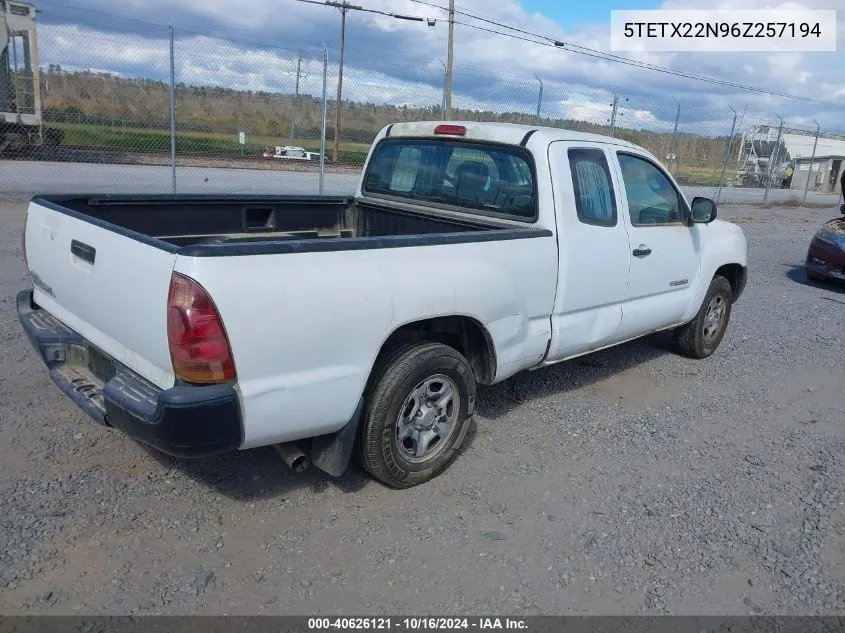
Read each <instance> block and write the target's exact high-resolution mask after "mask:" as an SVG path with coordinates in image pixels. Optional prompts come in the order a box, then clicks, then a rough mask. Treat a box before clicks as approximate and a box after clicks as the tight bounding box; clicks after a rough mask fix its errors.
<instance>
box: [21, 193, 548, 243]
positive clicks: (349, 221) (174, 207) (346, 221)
mask: <svg viewBox="0 0 845 633" xmlns="http://www.w3.org/2000/svg"><path fill="white" fill-rule="evenodd" d="M34 202H37V203H38V204H41V205H43V206H46V207H49V208H52V209H53V210H56V211H60V212H62V213H65V214H69V215H72V216H75V217H78V218H79V219H82V220H85V221H87V222H92V223H94V224H99V225H101V226H103V228H108V229H111V230H116V231H118V232H120V233H123V234H124V235H126V236H127V237H132V238H134V239H136V240H139V241H143V242H146V243H149V244H151V245H155V246H158V247H159V248H163V249H164V250H167V251H169V252H177V253H178V254H179V255H185V256H212V255H224V254H225V255H236V254H243V255H247V254H268V253H275V252H305V251H308V250H347V249H358V248H385V247H391V246H392V247H398V246H417V245H426V244H436V243H451V242H455V241H460V242H463V241H487V240H491V239H509V238H513V237H516V235H513V233H515V232H516V233H517V234H518V236H519V237H527V236H526V231H527V232H533V231H534V230H535V229H532V228H531V227H514V226H512V225H507V224H501V223H500V224H496V223H495V221H491V220H487V219H484V220H478V221H475V220H471V219H465V218H462V217H448V216H447V215H446V214H441V213H439V212H438V210H437V209H432V210H431V211H430V212H427V211H423V212H421V211H419V210H418V209H417V208H415V209H414V210H413V211H410V210H404V209H402V208H398V206H391V205H389V204H381V203H369V202H363V201H361V200H360V199H359V200H355V199H353V198H346V197H322V198H319V197H299V196H283V197H261V196H220V195H216V196H187V195H183V196H178V195H171V196H161V195H147V196H120V195H112V196H74V197H70V196H40V197H38V198H36V199H35V200H34ZM452 215H453V216H454V215H456V214H452Z"/></svg>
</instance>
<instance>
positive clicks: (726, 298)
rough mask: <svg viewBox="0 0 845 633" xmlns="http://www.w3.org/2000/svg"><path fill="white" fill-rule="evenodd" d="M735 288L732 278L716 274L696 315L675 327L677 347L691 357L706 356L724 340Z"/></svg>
mask: <svg viewBox="0 0 845 633" xmlns="http://www.w3.org/2000/svg"><path fill="white" fill-rule="evenodd" d="M732 303H733V290H732V288H731V284H730V282H729V281H728V280H727V279H725V278H724V277H721V276H718V275H717V276H716V277H714V278H713V281H711V282H710V288H709V289H708V290H707V294H706V295H705V296H704V301H703V302H702V303H701V308H700V309H699V310H698V314H696V315H695V318H694V319H693V320H692V321H690V322H689V323H687V324H686V325H682V326H681V327H679V328H678V329H677V330H675V341H676V344H677V347H678V350H679V351H680V352H681V353H682V354H683V355H684V356H689V357H690V358H707V357H708V356H710V355H711V354H712V353H713V352H715V351H716V348H717V347H719V343H721V342H722V338H723V337H724V336H725V331H726V330H727V328H728V321H730V318H731V304H732Z"/></svg>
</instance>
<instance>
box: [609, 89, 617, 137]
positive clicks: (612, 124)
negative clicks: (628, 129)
mask: <svg viewBox="0 0 845 633" xmlns="http://www.w3.org/2000/svg"><path fill="white" fill-rule="evenodd" d="M611 105H612V106H613V111H612V112H611V114H610V136H613V133H614V131H615V130H616V112H617V111H618V109H619V96H618V95H616V94H615V93H614V95H613V103H612V104H611Z"/></svg>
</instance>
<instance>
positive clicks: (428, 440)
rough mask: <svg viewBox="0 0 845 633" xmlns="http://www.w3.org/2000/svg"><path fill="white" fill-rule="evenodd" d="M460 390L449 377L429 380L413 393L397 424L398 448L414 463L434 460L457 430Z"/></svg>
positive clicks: (406, 401) (421, 383) (407, 399)
mask: <svg viewBox="0 0 845 633" xmlns="http://www.w3.org/2000/svg"><path fill="white" fill-rule="evenodd" d="M459 406H460V394H459V392H458V387H457V385H456V384H455V383H454V381H452V379H451V378H449V377H448V376H444V375H442V374H438V375H435V376H430V377H429V378H426V379H425V380H423V381H422V382H420V383H419V384H418V385H417V386H416V387H414V388H413V389H412V390H411V393H410V394H408V396H407V397H406V398H405V402H404V403H403V404H402V408H401V409H400V411H399V416H398V418H397V420H396V428H395V430H396V433H395V438H396V448H397V449H398V450H399V452H400V453H401V455H402V456H403V457H404V458H405V459H407V460H408V461H412V462H423V461H428V460H431V459H434V458H435V457H437V455H439V454H440V453H441V452H442V451H443V450H445V449H446V447H447V446H448V445H449V441H448V440H449V439H450V438H451V435H452V433H453V432H454V431H455V428H456V427H457V420H458V414H459V410H458V409H459Z"/></svg>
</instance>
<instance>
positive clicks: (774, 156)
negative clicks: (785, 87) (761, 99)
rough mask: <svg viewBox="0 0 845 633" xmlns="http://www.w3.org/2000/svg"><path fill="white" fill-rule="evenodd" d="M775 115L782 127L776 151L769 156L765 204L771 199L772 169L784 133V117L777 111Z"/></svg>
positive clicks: (779, 129)
mask: <svg viewBox="0 0 845 633" xmlns="http://www.w3.org/2000/svg"><path fill="white" fill-rule="evenodd" d="M775 116H776V117H777V118H778V119H780V127H778V140H777V141H776V142H775V151H774V152H772V155H771V156H769V171H768V172H767V173H766V191H765V192H764V193H763V204H766V201H767V200H768V199H769V189H770V188H771V186H772V171H774V168H775V162H777V159H778V154H780V137H781V135H782V134H783V117H781V116H780V115H779V114H777V113H775Z"/></svg>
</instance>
